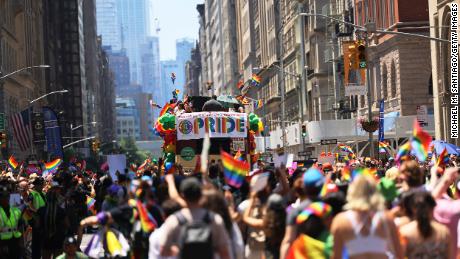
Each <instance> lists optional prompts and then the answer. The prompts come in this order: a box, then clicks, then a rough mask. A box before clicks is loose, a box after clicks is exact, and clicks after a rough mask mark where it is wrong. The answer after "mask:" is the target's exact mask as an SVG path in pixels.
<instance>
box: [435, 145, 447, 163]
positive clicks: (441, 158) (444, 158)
mask: <svg viewBox="0 0 460 259" xmlns="http://www.w3.org/2000/svg"><path fill="white" fill-rule="evenodd" d="M433 157H434V154H433ZM448 164H449V156H448V155H447V149H446V148H444V149H443V150H442V152H441V154H439V157H438V160H437V161H436V166H441V165H448Z"/></svg>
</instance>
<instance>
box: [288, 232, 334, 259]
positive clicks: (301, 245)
mask: <svg viewBox="0 0 460 259" xmlns="http://www.w3.org/2000/svg"><path fill="white" fill-rule="evenodd" d="M331 253H332V251H331V250H330V248H329V249H328V248H327V247H326V243H325V242H323V241H321V240H318V239H314V238H312V237H310V236H307V235H305V234H301V235H300V236H299V237H298V238H297V239H296V240H294V242H293V243H292V245H291V247H290V248H289V250H288V253H287V255H286V259H327V258H329V255H330V254H331Z"/></svg>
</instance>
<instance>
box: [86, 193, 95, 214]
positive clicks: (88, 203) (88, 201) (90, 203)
mask: <svg viewBox="0 0 460 259" xmlns="http://www.w3.org/2000/svg"><path fill="white" fill-rule="evenodd" d="M94 204H96V200H95V199H93V198H91V197H90V196H88V195H87V196H86V208H87V209H88V211H90V212H91V213H92V214H93V215H96V210H95V209H94Z"/></svg>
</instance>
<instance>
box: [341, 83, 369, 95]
mask: <svg viewBox="0 0 460 259" xmlns="http://www.w3.org/2000/svg"><path fill="white" fill-rule="evenodd" d="M366 94H367V87H366V86H364V85H346V86H345V96H355V95H366Z"/></svg>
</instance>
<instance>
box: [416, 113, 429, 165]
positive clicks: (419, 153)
mask: <svg viewBox="0 0 460 259" xmlns="http://www.w3.org/2000/svg"><path fill="white" fill-rule="evenodd" d="M432 139H433V138H432V137H431V136H430V134H428V132H426V131H424V130H423V129H422V127H420V124H419V123H418V121H417V120H414V131H413V136H412V139H411V145H412V151H413V152H414V154H415V156H416V157H417V159H418V160H419V161H421V162H424V161H425V160H426V158H427V156H428V149H429V146H430V143H431V140H432Z"/></svg>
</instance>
